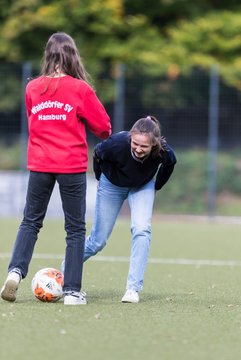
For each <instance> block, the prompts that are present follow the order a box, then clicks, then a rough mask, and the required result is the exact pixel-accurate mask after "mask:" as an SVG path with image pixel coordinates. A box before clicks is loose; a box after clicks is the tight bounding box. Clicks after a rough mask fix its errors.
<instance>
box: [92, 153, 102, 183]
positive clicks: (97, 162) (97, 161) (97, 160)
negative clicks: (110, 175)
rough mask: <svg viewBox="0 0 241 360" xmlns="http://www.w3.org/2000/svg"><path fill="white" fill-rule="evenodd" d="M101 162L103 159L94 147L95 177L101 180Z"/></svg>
mask: <svg viewBox="0 0 241 360" xmlns="http://www.w3.org/2000/svg"><path fill="white" fill-rule="evenodd" d="M100 162H101V159H100V158H99V157H98V155H97V154H96V151H95V149H94V153H93V170H94V173H95V178H96V180H98V181H99V180H100V175H101V166H100Z"/></svg>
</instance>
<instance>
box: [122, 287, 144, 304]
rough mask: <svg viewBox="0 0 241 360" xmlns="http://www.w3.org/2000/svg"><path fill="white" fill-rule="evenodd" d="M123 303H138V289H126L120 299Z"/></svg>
mask: <svg viewBox="0 0 241 360" xmlns="http://www.w3.org/2000/svg"><path fill="white" fill-rule="evenodd" d="M121 301H122V302H123V303H138V302H139V301H140V298H139V294H138V291H135V290H131V289H128V290H126V293H125V295H124V296H123V298H122V299H121Z"/></svg>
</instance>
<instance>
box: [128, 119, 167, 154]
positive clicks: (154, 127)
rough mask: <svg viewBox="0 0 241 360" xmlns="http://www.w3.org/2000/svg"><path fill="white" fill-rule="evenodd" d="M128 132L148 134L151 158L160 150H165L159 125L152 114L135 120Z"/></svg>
mask: <svg viewBox="0 0 241 360" xmlns="http://www.w3.org/2000/svg"><path fill="white" fill-rule="evenodd" d="M129 134H130V135H132V134H148V135H149V136H150V139H151V143H152V151H151V155H152V157H153V158H156V157H158V156H159V155H160V151H161V150H163V151H165V145H166V140H165V138H164V137H163V136H161V125H160V123H159V121H158V120H157V119H156V118H155V116H153V115H148V116H147V117H145V118H141V119H139V120H137V121H136V122H135V124H134V125H133V126H132V128H131V129H130V131H129Z"/></svg>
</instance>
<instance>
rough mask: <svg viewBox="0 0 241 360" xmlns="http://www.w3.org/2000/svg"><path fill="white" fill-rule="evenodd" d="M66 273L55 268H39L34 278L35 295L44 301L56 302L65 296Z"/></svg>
mask: <svg viewBox="0 0 241 360" xmlns="http://www.w3.org/2000/svg"><path fill="white" fill-rule="evenodd" d="M63 284H64V275H63V274H62V273H61V271H59V270H56V269H54V268H45V269H41V270H39V271H38V272H37V273H36V274H35V275H34V277H33V280H32V291H33V294H34V296H35V297H36V298H37V299H38V300H40V301H43V302H56V301H58V300H59V299H61V298H62V296H63Z"/></svg>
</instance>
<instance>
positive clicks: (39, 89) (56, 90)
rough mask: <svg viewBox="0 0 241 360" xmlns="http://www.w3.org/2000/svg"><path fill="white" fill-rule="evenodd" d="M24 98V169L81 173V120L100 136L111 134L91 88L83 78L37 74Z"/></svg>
mask: <svg viewBox="0 0 241 360" xmlns="http://www.w3.org/2000/svg"><path fill="white" fill-rule="evenodd" d="M46 87H48V89H47V91H44V90H45V89H46ZM25 100H26V107H27V115H28V128H29V140H28V163H27V167H28V169H29V170H33V171H39V172H53V173H77V172H85V171H86V170H87V166H88V151H87V150H88V146H87V141H86V131H85V123H86V125H87V127H88V128H89V130H90V131H91V132H92V133H93V134H94V135H95V136H96V137H98V138H100V139H105V138H107V137H108V136H109V135H110V134H111V124H110V118H109V116H108V115H107V113H106V111H105V109H104V107H103V105H102V104H101V102H100V101H99V99H98V97H97V96H96V94H95V92H94V90H93V89H92V88H91V87H90V86H89V85H88V84H87V83H86V82H85V81H83V80H79V79H75V78H73V77H71V76H69V75H66V76H63V77H60V78H48V77H46V76H40V77H38V78H36V79H34V80H31V81H30V82H29V83H28V84H27V87H26V94H25Z"/></svg>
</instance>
